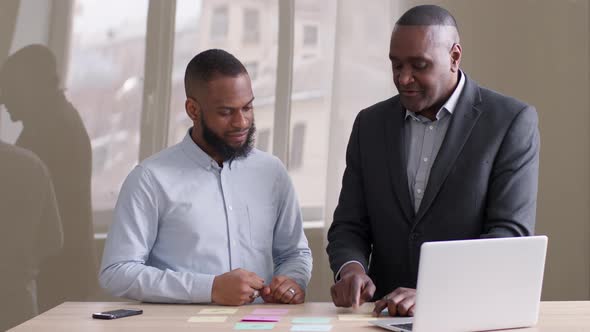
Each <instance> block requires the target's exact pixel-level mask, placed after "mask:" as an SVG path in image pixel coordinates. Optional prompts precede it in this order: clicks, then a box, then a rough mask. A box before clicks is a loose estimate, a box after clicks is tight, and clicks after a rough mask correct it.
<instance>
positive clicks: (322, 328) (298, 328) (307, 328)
mask: <svg viewBox="0 0 590 332" xmlns="http://www.w3.org/2000/svg"><path fill="white" fill-rule="evenodd" d="M331 329H332V325H293V326H291V331H330V330H331Z"/></svg>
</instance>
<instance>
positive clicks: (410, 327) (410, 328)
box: [390, 323, 414, 331]
mask: <svg viewBox="0 0 590 332" xmlns="http://www.w3.org/2000/svg"><path fill="white" fill-rule="evenodd" d="M412 325H414V324H412V323H408V324H391V325H390V326H393V327H397V328H398V329H404V330H408V331H412Z"/></svg>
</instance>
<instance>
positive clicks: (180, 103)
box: [168, 0, 278, 152]
mask: <svg viewBox="0 0 590 332" xmlns="http://www.w3.org/2000/svg"><path fill="white" fill-rule="evenodd" d="M248 4H249V6H251V7H256V8H261V9H260V10H257V9H243V8H242V7H241V6H242V2H240V1H232V2H230V3H228V2H227V1H225V0H208V1H202V2H195V1H193V0H178V2H177V5H176V27H175V42H174V51H173V59H172V67H173V70H172V82H171V93H170V94H171V99H170V121H169V131H168V145H174V144H176V143H178V142H179V141H181V140H182V138H183V137H184V135H186V132H187V129H188V128H190V127H191V126H192V122H191V120H190V119H189V118H188V116H187V115H186V112H185V110H184V102H185V100H186V96H185V92H184V71H185V69H186V65H187V64H188V62H189V61H190V60H191V59H192V58H193V57H194V56H195V55H196V54H197V53H199V52H201V51H204V50H206V49H209V48H222V49H224V50H227V51H228V52H230V53H232V54H233V55H235V56H236V57H237V58H238V59H239V60H240V61H241V62H242V63H243V64H244V65H245V66H246V69H247V70H248V73H249V74H250V77H251V79H252V89H253V92H254V96H255V97H256V99H255V101H254V115H255V119H256V129H257V138H256V140H257V143H256V144H257V146H258V147H262V150H265V151H269V152H270V149H272V135H271V133H272V127H273V123H274V111H275V110H274V99H275V83H276V68H277V42H278V38H277V35H278V2H277V1H274V0H273V1H268V0H251V1H248ZM229 13H244V20H245V21H246V20H251V19H252V20H253V18H246V17H254V16H256V17H257V18H258V19H257V20H256V21H258V20H261V19H262V18H264V22H265V29H258V28H256V30H257V31H258V38H259V42H258V43H256V44H253V45H251V46H252V47H249V48H248V51H247V52H246V51H245V50H244V49H243V44H242V39H243V37H244V36H243V35H242V34H243V32H242V31H241V30H240V29H233V30H232V29H229V28H228V22H229V21H228V20H229V18H228V15H229ZM248 13H250V14H248ZM254 13H256V14H254ZM222 21H223V22H224V24H223V26H224V27H225V28H223V31H225V32H224V35H225V36H226V38H225V39H224V40H223V41H219V40H212V39H211V40H209V39H208V38H207V37H208V35H207V33H208V30H207V24H208V22H211V26H212V30H211V32H212V35H213V31H215V29H213V26H216V25H218V24H219V25H221V23H220V22H222ZM215 22H217V23H215ZM244 24H246V22H244ZM255 24H258V23H255ZM256 26H257V25H256ZM216 29H219V31H221V30H222V29H221V28H216ZM211 37H212V36H211Z"/></svg>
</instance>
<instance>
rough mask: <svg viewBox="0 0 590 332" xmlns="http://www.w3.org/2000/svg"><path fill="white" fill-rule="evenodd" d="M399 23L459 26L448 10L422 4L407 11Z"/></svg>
mask: <svg viewBox="0 0 590 332" xmlns="http://www.w3.org/2000/svg"><path fill="white" fill-rule="evenodd" d="M396 24H397V25H427V26H431V25H444V26H452V27H455V29H457V30H459V29H458V28H457V21H456V20H455V18H454V17H453V15H451V13H449V11H448V10H446V9H444V8H442V7H440V6H435V5H420V6H416V7H413V8H410V9H409V10H408V11H407V12H405V13H404V14H403V15H402V16H401V17H400V18H399V20H397V22H396Z"/></svg>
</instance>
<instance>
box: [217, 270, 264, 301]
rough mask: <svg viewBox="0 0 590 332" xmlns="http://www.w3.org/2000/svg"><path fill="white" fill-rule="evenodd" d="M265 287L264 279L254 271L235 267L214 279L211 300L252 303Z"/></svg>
mask: <svg viewBox="0 0 590 332" xmlns="http://www.w3.org/2000/svg"><path fill="white" fill-rule="evenodd" d="M263 287H264V279H262V278H260V277H259V276H257V275H256V273H254V272H250V271H246V270H244V269H235V270H232V271H230V272H227V273H224V274H222V275H218V276H216V277H215V279H214V280H213V288H212V290H211V300H212V301H213V302H214V303H216V304H223V305H242V304H246V303H251V302H252V301H254V299H255V298H256V297H257V296H258V295H259V290H260V289H262V288H263Z"/></svg>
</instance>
